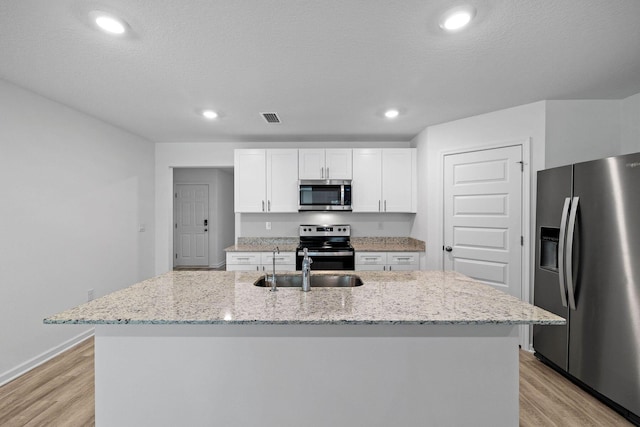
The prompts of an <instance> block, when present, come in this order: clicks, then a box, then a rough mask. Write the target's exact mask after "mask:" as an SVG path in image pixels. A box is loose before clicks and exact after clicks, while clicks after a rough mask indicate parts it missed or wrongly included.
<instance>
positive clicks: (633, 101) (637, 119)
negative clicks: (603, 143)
mask: <svg viewBox="0 0 640 427" xmlns="http://www.w3.org/2000/svg"><path fill="white" fill-rule="evenodd" d="M621 103H622V107H621V110H622V111H621V116H622V117H621V132H620V154H629V153H637V152H640V93H637V94H635V95H633V96H630V97H628V98H625V99H623V100H622V101H621Z"/></svg>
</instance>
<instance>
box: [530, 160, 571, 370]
mask: <svg viewBox="0 0 640 427" xmlns="http://www.w3.org/2000/svg"><path fill="white" fill-rule="evenodd" d="M571 179H572V166H563V167H559V168H553V169H547V170H544V171H540V172H538V191H537V202H536V264H535V284H534V301H533V302H534V304H535V305H537V306H539V307H542V308H544V309H545V310H548V311H550V312H552V313H555V314H557V315H558V316H562V317H564V318H565V319H566V318H567V316H568V308H567V303H566V286H564V283H562V282H561V274H560V273H561V271H562V262H561V261H562V259H561V256H559V254H560V251H561V249H562V246H563V245H564V242H563V241H562V236H561V231H565V229H566V227H565V226H563V224H562V220H563V218H564V220H565V225H566V219H567V216H568V208H569V205H568V204H567V203H566V202H567V200H570V197H571ZM561 285H562V286H561ZM563 297H564V298H563ZM563 299H564V301H563ZM567 345H568V326H548V325H547V326H544V325H534V327H533V347H534V349H535V351H536V353H539V354H541V355H542V356H544V357H545V358H546V359H548V360H550V361H551V362H553V363H554V364H556V365H557V366H558V367H560V368H562V369H565V370H566V369H567Z"/></svg>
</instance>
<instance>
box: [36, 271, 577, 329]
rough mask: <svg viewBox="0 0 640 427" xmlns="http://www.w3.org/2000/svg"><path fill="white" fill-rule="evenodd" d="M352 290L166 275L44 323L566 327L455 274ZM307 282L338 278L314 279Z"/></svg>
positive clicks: (421, 274)
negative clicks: (272, 287)
mask: <svg viewBox="0 0 640 427" xmlns="http://www.w3.org/2000/svg"><path fill="white" fill-rule="evenodd" d="M341 273H345V274H357V275H358V276H360V277H361V278H362V281H363V282H364V285H363V286H359V287H354V288H312V290H311V291H310V292H302V291H300V288H279V290H278V292H270V291H269V289H268V288H262V287H257V286H254V285H253V282H254V281H256V280H257V279H259V278H260V277H262V275H261V274H259V273H253V272H225V271H171V272H168V273H165V274H162V275H160V276H157V277H154V278H152V279H148V280H145V281H143V282H140V283H137V284H135V285H133V286H130V287H128V288H125V289H122V290H120V291H117V292H114V293H112V294H109V295H106V296H104V297H101V298H98V299H96V300H93V301H91V302H88V303H86V304H83V305H80V306H78V307H75V308H72V309H70V310H67V311H64V312H62V313H59V314H56V315H53V316H51V317H48V318H46V319H44V323H48V324H334V325H337V324H441V325H451V324H503V325H515V324H548V325H554V324H555V325H560V324H564V323H565V321H564V319H562V318H561V317H558V316H556V315H554V314H552V313H549V312H547V311H545V310H543V309H541V308H538V307H534V306H532V305H530V304H527V303H524V302H522V301H520V300H518V299H517V298H514V297H512V296H510V295H507V294H505V293H503V292H501V291H498V290H496V289H494V288H492V287H490V286H488V285H484V284H480V283H478V282H476V281H474V280H472V279H469V278H468V277H466V276H463V275H461V274H459V273H455V272H442V271H411V272H369V271H366V272H365V271H358V272H341ZM313 274H314V275H315V274H336V272H316V271H314V272H313Z"/></svg>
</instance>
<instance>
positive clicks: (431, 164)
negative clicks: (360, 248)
mask: <svg viewBox="0 0 640 427" xmlns="http://www.w3.org/2000/svg"><path fill="white" fill-rule="evenodd" d="M525 140H529V141H530V142H529V144H530V151H531V153H530V163H531V164H530V165H526V166H527V167H528V171H529V173H530V176H533V177H535V172H536V171H538V170H540V169H543V168H544V150H545V103H544V102H536V103H533V104H527V105H522V106H519V107H514V108H509V109H506V110H500V111H495V112H492V113H488V114H482V115H479V116H474V117H469V118H466V119H461V120H456V121H453V122H449V123H444V124H441V125H436V126H430V127H428V128H427V129H425V130H424V131H422V132H421V133H420V134H418V136H417V137H416V138H415V139H414V141H413V143H414V144H415V146H416V147H417V149H418V194H419V197H418V214H417V215H416V218H415V222H414V225H413V230H412V232H411V236H412V237H415V238H417V239H421V240H425V241H426V242H427V269H437V270H441V269H442V268H443V255H442V244H443V229H442V224H443V218H442V210H443V204H442V173H443V172H442V155H443V153H446V152H450V151H454V150H466V149H474V148H478V147H485V146H491V145H496V144H507V143H514V142H515V143H518V142H522V141H525ZM530 191H531V196H532V197H531V212H532V213H533V212H535V196H534V195H535V178H534V179H532V180H531V188H530ZM532 218H533V216H532ZM531 232H533V226H532V227H531Z"/></svg>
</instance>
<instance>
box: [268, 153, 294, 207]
mask: <svg viewBox="0 0 640 427" xmlns="http://www.w3.org/2000/svg"><path fill="white" fill-rule="evenodd" d="M266 210H267V212H298V150H296V149H283V150H267V207H266Z"/></svg>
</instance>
